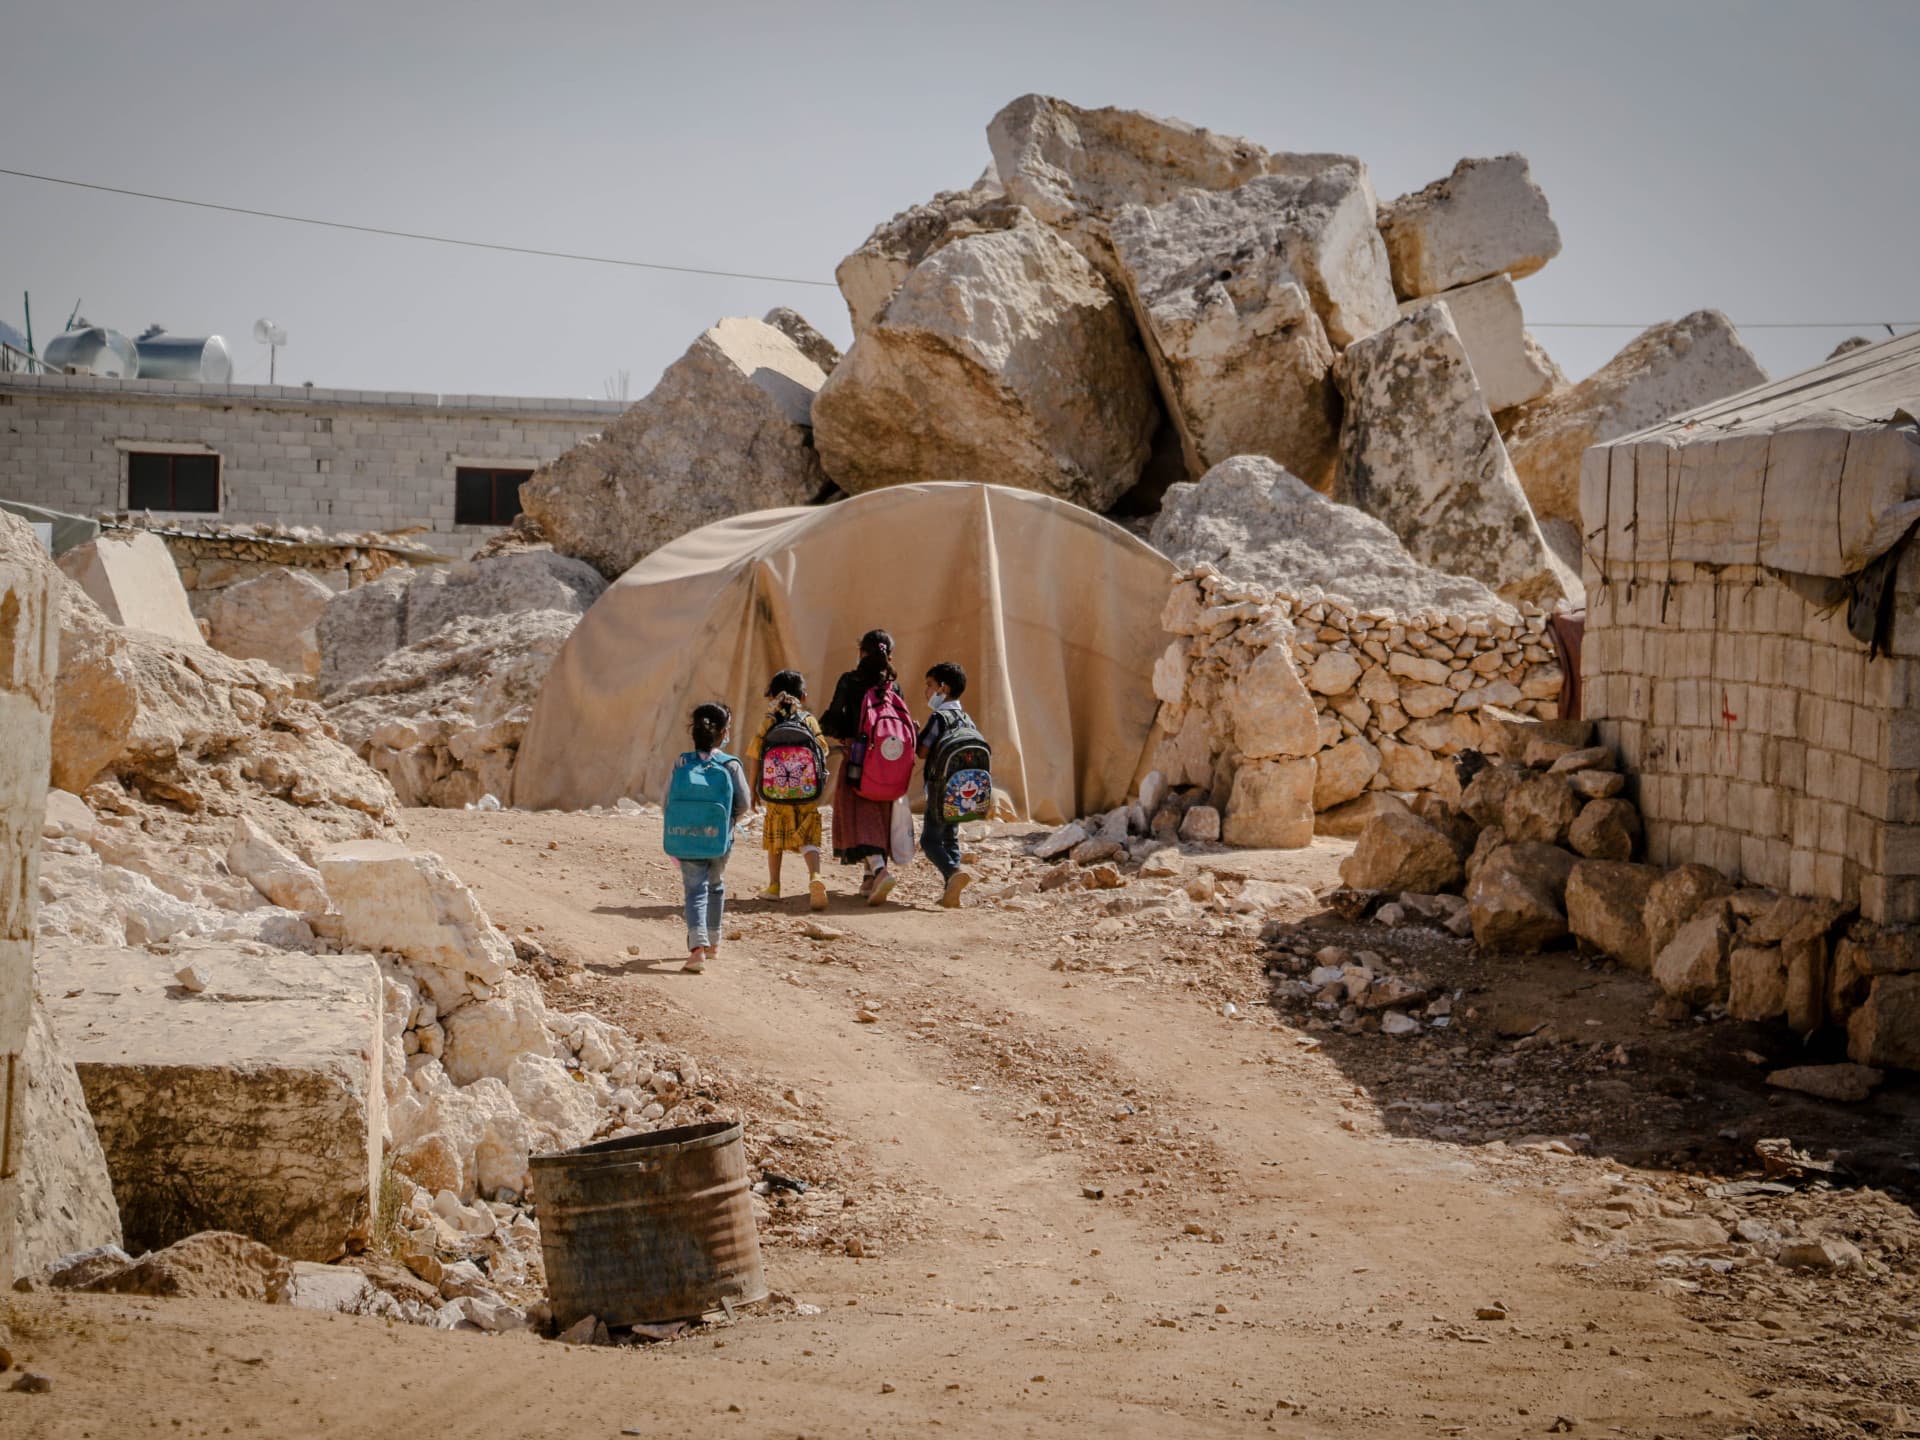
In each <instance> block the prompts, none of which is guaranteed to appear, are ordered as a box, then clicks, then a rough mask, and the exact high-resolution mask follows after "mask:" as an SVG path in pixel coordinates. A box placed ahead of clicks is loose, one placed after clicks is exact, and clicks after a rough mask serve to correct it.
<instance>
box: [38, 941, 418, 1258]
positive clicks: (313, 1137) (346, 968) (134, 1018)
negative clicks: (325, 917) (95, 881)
mask: <svg viewBox="0 0 1920 1440" xmlns="http://www.w3.org/2000/svg"><path fill="white" fill-rule="evenodd" d="M263 953H265V952H263ZM188 968H190V969H191V971H192V972H193V977H194V981H195V984H196V985H197V986H198V988H197V989H195V988H192V987H189V986H188V985H186V984H184V983H183V982H182V981H181V980H180V979H178V978H176V972H179V971H181V970H183V969H188ZM35 971H36V974H37V978H38V981H39V986H40V990H41V992H42V994H44V995H45V996H46V999H47V1006H48V1009H49V1011H50V1012H51V1015H52V1018H53V1022H54V1024H55V1026H56V1027H57V1029H58V1032H59V1034H60V1038H61V1042H62V1044H63V1046H64V1048H65V1049H66V1051H67V1053H68V1055H69V1056H70V1057H71V1059H72V1060H73V1063H74V1066H75V1068H76V1070H77V1071H78V1072H79V1076H80V1083H81V1085H82V1086H83V1087H84V1088H85V1090H86V1097H87V1108H88V1109H89V1111H90V1112H91V1113H92V1116H93V1123H94V1127H95V1129H96V1130H97V1131H98V1133H99V1138H100V1144H101V1147H102V1148H103V1150H104V1151H105V1154H106V1159H107V1168H108V1170H109V1172H110V1173H111V1175H112V1177H113V1196H114V1198H115V1199H116V1200H117V1201H118V1202H119V1208H120V1218H121V1223H122V1224H123V1225H124V1227H125V1230H126V1238H127V1243H128V1244H129V1245H130V1246H132V1247H159V1246H162V1245H167V1244H170V1243H171V1242H173V1241H175V1240H178V1239H182V1238H184V1237H185V1236H188V1235H191V1234H193V1233H195V1232H196V1231H200V1230H232V1231H237V1232H239V1233H241V1234H243V1235H248V1236H252V1237H254V1238H256V1239H258V1240H260V1241H261V1242H262V1243H264V1244H267V1245H270V1246H272V1247H273V1248H274V1249H275V1250H277V1251H279V1252H280V1253H282V1254H284V1255H289V1256H292V1257H294V1258H295V1259H302V1260H330V1259H332V1258H333V1257H334V1256H336V1255H338V1254H340V1252H341V1251H342V1250H343V1249H344V1248H346V1246H347V1244H348V1242H349V1239H350V1238H352V1237H355V1236H364V1235H365V1234H366V1233H367V1231H368V1227H369V1224H370V1222H371V1219H372V1217H373V1215H374V1213H375V1212H376V1210H377V1209H378V1206H379V1195H380V1190H379V1180H380V1159H381V1143H382V1142H381V1137H382V1134H383V1132H384V1129H385V1118H384V1114H383V1110H382V1105H383V1100H382V1095H383V1089H382V1080H381V1060H382V1055H383V1044H382V1036H381V984H380V972H379V968H378V967H377V966H376V965H375V963H374V961H373V960H372V958H371V957H369V956H366V955H296V954H290V953H284V952H282V953H277V954H273V955H272V960H271V963H267V962H266V961H265V960H264V959H263V956H262V954H255V953H252V952H250V951H248V950H246V949H245V948H244V947H234V946H198V945H196V946H180V947H178V948H176V949H175V950H174V951H173V952H172V953H170V954H165V955H162V954H157V953H154V952H152V951H147V950H137V949H128V948H121V947H83V946H61V945H55V946H47V947H45V948H43V949H42V951H41V953H40V955H39V956H38V957H37V958H36V960H35Z"/></svg>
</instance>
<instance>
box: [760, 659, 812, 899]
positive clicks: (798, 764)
mask: <svg viewBox="0 0 1920 1440" xmlns="http://www.w3.org/2000/svg"><path fill="white" fill-rule="evenodd" d="M806 700H807V681H806V677H805V676H803V675H802V674H801V673H800V672H799V671H798V670H782V671H781V672H780V673H779V674H778V675H775V676H774V677H773V679H772V681H771V682H770V683H769V684H768V685H767V701H768V706H767V718H766V719H765V720H764V721H762V722H761V725H760V733H759V734H757V735H755V736H754V737H753V743H752V744H751V745H749V746H748V747H747V773H748V774H749V775H750V776H752V777H753V794H754V798H755V799H756V800H757V801H758V802H759V803H760V804H762V805H764V806H765V807H766V811H767V818H766V826H765V829H764V831H763V833H762V839H761V844H762V845H763V846H764V848H765V849H766V852H767V888H766V889H764V890H762V891H761V892H760V898H761V899H762V900H778V899H779V898H780V865H781V861H782V860H783V859H784V858H785V856H786V854H787V852H788V851H789V850H792V851H797V852H798V853H799V855H800V858H801V859H802V860H803V861H805V862H806V867H807V897H808V903H809V904H810V905H811V906H812V907H813V908H814V909H815V910H824V909H826V908H827V882H826V881H824V880H822V879H821V878H820V799H821V797H822V796H823V795H825V794H826V789H827V743H826V740H825V738H824V737H823V736H822V735H821V733H820V722H819V721H817V720H815V719H814V718H813V716H812V715H810V714H808V713H807V708H806Z"/></svg>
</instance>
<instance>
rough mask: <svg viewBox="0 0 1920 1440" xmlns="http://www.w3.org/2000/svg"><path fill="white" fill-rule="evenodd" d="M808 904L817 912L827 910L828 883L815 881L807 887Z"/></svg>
mask: <svg viewBox="0 0 1920 1440" xmlns="http://www.w3.org/2000/svg"><path fill="white" fill-rule="evenodd" d="M807 903H808V904H809V905H811V906H812V907H813V908H814V909H815V910H824V909H826V908H827V882H826V881H824V880H814V881H812V882H811V883H810V884H809V885H808V886H807Z"/></svg>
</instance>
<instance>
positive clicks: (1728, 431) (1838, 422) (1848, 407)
mask: <svg viewBox="0 0 1920 1440" xmlns="http://www.w3.org/2000/svg"><path fill="white" fill-rule="evenodd" d="M1916 419H1920V330H1916V331H1914V332H1913V333H1912V334H1911V335H1900V336H1896V337H1895V338H1894V339H1892V340H1883V341H1881V342H1880V343H1879V344H1878V345H1869V346H1866V347H1864V348H1862V349H1859V350H1849V351H1848V352H1847V353H1846V354H1844V355H1841V356H1838V357H1836V358H1834V359H1832V360H1829V361H1827V362H1826V363H1825V364H1823V365H1816V366H1814V367H1813V369H1811V370H1803V371H1801V372H1800V373H1799V374H1798V375H1790V376H1788V377H1787V378H1786V379H1785V380H1775V381H1774V382H1773V383H1771V384H1769V385H1756V386H1755V387H1754V388H1753V389H1751V390H1743V391H1741V392H1740V393H1739V394H1738V395H1729V396H1728V397H1727V398H1726V399H1724V400H1715V401H1714V402H1713V403H1711V404H1709V405H1702V406H1700V407H1699V408H1698V409H1694V410H1689V411H1687V412H1686V413H1685V414H1684V415H1676V416H1674V417H1673V419H1671V420H1666V421H1663V422H1662V423H1660V424H1658V425H1652V426H1649V427H1648V428H1647V429H1645V430H1641V431H1638V432H1637V433H1635V434H1632V435H1623V436H1621V437H1620V438H1619V439H1617V440H1610V441H1608V442H1607V444H1608V445H1610V446H1612V445H1632V444H1635V443H1637V442H1639V441H1643V440H1650V439H1665V440H1667V441H1668V443H1670V444H1676V445H1685V446H1691V445H1696V444H1700V443H1703V442H1711V441H1713V440H1716V439H1724V438H1726V437H1729V436H1735V435H1761V434H1768V433H1771V432H1773V431H1776V430H1787V429H1795V430H1801V429H1809V428H1815V427H1824V428H1828V429H1834V430H1872V429H1876V428H1878V427H1880V426H1883V425H1892V424H1898V423H1906V424H1913V423H1915V421H1916Z"/></svg>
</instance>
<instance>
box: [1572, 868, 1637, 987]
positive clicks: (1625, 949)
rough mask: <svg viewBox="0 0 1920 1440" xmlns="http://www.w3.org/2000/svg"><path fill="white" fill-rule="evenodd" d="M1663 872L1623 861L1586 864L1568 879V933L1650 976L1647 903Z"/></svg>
mask: <svg viewBox="0 0 1920 1440" xmlns="http://www.w3.org/2000/svg"><path fill="white" fill-rule="evenodd" d="M1659 878H1660V872H1659V870H1657V869H1656V868H1655V867H1653V866H1651V865H1630V864H1627V863H1626V862H1625V861H1620V860H1582V861H1580V862H1579V863H1578V864H1577V865H1575V866H1574V867H1573V869H1572V870H1571V871H1570V872H1568V875H1567V893H1566V905H1567V928H1568V929H1569V930H1571V931H1572V932H1573V934H1574V937H1575V938H1576V939H1579V940H1584V941H1585V942H1586V943H1587V944H1589V945H1591V946H1593V947H1594V949H1596V950H1598V951H1600V952H1601V953H1602V954H1605V955H1611V956H1612V957H1613V958H1614V959H1616V960H1618V961H1619V962H1620V963H1621V964H1622V965H1624V966H1626V967H1627V968H1628V969H1629V970H1635V971H1638V972H1639V973H1640V974H1642V975H1644V974H1646V973H1647V972H1648V971H1649V970H1651V969H1652V968H1653V950H1652V948H1651V947H1650V946H1649V944H1648V940H1647V922H1646V912H1647V897H1648V896H1649V895H1651V894H1652V893H1653V887H1654V884H1655V882H1657V881H1658V880H1659Z"/></svg>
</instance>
